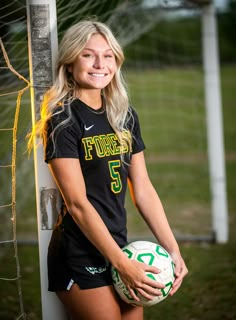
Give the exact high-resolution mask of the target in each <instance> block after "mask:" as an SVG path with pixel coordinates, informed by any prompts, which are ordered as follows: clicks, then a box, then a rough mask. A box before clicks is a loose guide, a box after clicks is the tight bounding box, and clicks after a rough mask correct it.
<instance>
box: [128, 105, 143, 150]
mask: <svg viewBox="0 0 236 320" xmlns="http://www.w3.org/2000/svg"><path fill="white" fill-rule="evenodd" d="M131 112H132V117H131V119H130V121H131V122H132V125H131V126H130V128H131V132H132V153H133V154H135V153H138V152H141V151H143V150H144V149H145V144H144V141H143V138H142V134H141V129H140V124H139V118H138V115H137V112H136V111H135V110H134V109H133V108H131Z"/></svg>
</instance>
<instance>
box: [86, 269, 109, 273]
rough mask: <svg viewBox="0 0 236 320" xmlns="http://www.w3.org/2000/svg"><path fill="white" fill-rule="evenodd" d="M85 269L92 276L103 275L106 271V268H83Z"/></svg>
mask: <svg viewBox="0 0 236 320" xmlns="http://www.w3.org/2000/svg"><path fill="white" fill-rule="evenodd" d="M85 269H86V270H87V271H88V272H89V273H92V274H95V273H103V272H105V271H106V270H107V268H106V267H85Z"/></svg>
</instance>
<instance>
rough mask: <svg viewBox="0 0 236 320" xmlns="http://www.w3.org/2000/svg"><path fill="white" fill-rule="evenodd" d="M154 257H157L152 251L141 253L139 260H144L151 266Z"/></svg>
mask: <svg viewBox="0 0 236 320" xmlns="http://www.w3.org/2000/svg"><path fill="white" fill-rule="evenodd" d="M146 258H149V261H148V262H147V260H146ZM154 259H155V256H154V254H152V253H140V254H139V255H138V256H137V260H138V261H140V262H144V263H146V264H148V265H149V266H151V265H152V264H153V261H154Z"/></svg>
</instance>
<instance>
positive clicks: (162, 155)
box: [0, 66, 236, 320]
mask: <svg viewBox="0 0 236 320" xmlns="http://www.w3.org/2000/svg"><path fill="white" fill-rule="evenodd" d="M221 71H222V89H223V90H222V93H223V95H222V100H223V116H224V134H225V149H226V173H227V195H228V206H229V228H230V239H229V242H228V243H227V244H225V245H220V244H209V243H204V242H202V243H188V242H183V243H182V242H181V243H180V247H181V251H182V254H183V256H184V258H185V260H186V263H187V265H188V268H189V275H188V277H186V279H185V281H184V283H183V285H182V288H181V290H179V292H178V293H177V294H176V295H175V296H174V297H169V298H167V299H166V300H165V301H164V302H162V303H160V304H159V305H156V306H154V307H151V308H147V309H145V320H157V319H165V320H172V319H175V320H205V319H206V320H211V319H212V320H213V319H214V320H221V319H225V320H233V319H236V306H235V297H236V289H235V288H236V262H235V242H236V235H235V234H234V230H235V227H236V215H235V212H236V198H235V190H236V170H235V168H236V153H235V150H236V139H235V134H236V126H235V116H236V108H235V91H236V83H235V74H236V66H224V67H223V68H222V70H221ZM127 79H128V81H129V84H130V91H131V99H132V102H133V104H134V105H135V107H136V109H137V110H138V113H139V116H140V122H141V125H142V129H143V130H142V131H143V137H144V140H145V143H146V146H147V150H146V158H147V166H148V170H149V173H150V176H151V178H152V180H153V184H154V186H155V187H156V189H157V191H158V193H159V194H160V197H161V199H162V201H163V204H164V206H165V208H166V212H167V215H168V218H169V221H170V223H171V226H172V228H173V230H174V231H175V233H176V234H177V235H178V234H185V233H190V234H209V233H210V232H211V228H212V227H211V214H210V211H211V209H210V188H209V178H208V164H207V154H206V125H205V110H204V104H203V90H202V86H201V83H202V74H201V72H200V70H198V69H189V70H188V69H186V70H182V69H181V70H178V69H175V70H173V69H172V70H161V71H159V72H158V73H156V72H154V71H152V70H147V71H145V73H144V72H142V73H141V72H140V74H139V73H138V72H137V73H135V74H132V73H129V74H127ZM179 79H181V81H179ZM140 88H141V89H140ZM192 90H194V92H193V91H192ZM145 92H148V95H146V96H145V95H144V93H145ZM28 98H29V97H27V96H26V97H25V99H26V100H27V99H28ZM28 108H29V106H28V105H27V103H24V104H23V105H22V109H21V116H20V127H19V133H18V160H17V161H18V167H17V168H18V169H17V195H18V196H17V215H18V216H17V231H18V239H32V237H33V238H34V239H35V238H36V237H37V230H36V209H35V197H34V183H33V161H32V159H30V160H29V161H28V160H27V156H26V154H24V150H25V141H24V136H25V134H26V132H27V130H28V128H29V127H30V125H29V123H30V112H29V110H28ZM5 117H6V115H4V118H5ZM8 122H9V118H8ZM5 139H6V140H5ZM7 139H9V137H8V138H5V137H4V140H1V139H0V141H9V140H7ZM0 149H1V150H0V152H1V159H5V160H6V161H7V160H8V159H9V158H10V154H9V143H8V142H6V143H5V144H4V143H3V144H1V148H0ZM7 177H8V176H6V177H5V178H4V177H3V176H2V175H0V179H1V181H2V183H3V182H4V186H5V187H4V194H5V193H6V195H5V196H4V198H5V199H6V198H7V197H9V192H8V187H6V186H7ZM3 178H4V180H2V179H3ZM2 195H3V193H2V190H1V193H0V197H1V196H2ZM127 209H128V212H129V216H128V224H129V230H130V234H131V236H132V235H138V236H146V235H147V234H148V233H147V228H146V226H145V225H144V224H143V223H142V221H141V219H140V218H139V217H138V215H137V214H136V212H135V209H134V208H133V206H132V204H131V203H130V201H129V197H127ZM0 213H1V219H2V220H1V227H0V231H1V233H0V236H1V239H2V238H3V237H5V239H6V238H7V237H8V236H10V235H11V223H10V220H9V215H10V211H4V212H0ZM3 249H4V250H3ZM1 252H5V253H6V254H5V255H3V254H1ZM19 258H20V264H21V274H22V278H21V282H22V288H23V297H24V307H25V311H26V313H27V319H30V320H40V319H41V301H40V284H39V263H38V247H37V246H22V245H21V246H19ZM15 273H16V271H15V258H14V251H13V248H12V247H11V246H10V245H9V246H8V247H7V246H6V245H5V246H4V247H3V245H1V247H0V277H3V276H4V277H10V276H12V275H13V276H14V275H15ZM18 301H19V299H18V296H17V289H16V284H15V282H14V281H11V282H9V281H8V282H4V283H3V282H2V281H1V290H0V319H4V320H11V319H16V318H17V315H18V314H19V302H18Z"/></svg>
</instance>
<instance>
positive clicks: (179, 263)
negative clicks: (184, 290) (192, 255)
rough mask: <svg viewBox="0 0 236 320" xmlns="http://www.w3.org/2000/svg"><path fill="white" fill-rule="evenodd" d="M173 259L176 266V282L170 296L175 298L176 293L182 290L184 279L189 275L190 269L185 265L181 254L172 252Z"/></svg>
mask: <svg viewBox="0 0 236 320" xmlns="http://www.w3.org/2000/svg"><path fill="white" fill-rule="evenodd" d="M171 258H172V260H173V262H174V264H175V281H174V283H173V287H172V289H171V291H170V296H173V295H174V294H175V293H176V291H177V290H178V289H179V288H180V286H181V284H182V282H183V279H184V277H185V276H186V275H187V273H188V269H187V267H186V265H185V262H184V260H183V258H182V256H181V254H180V253H179V252H172V253H171Z"/></svg>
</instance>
